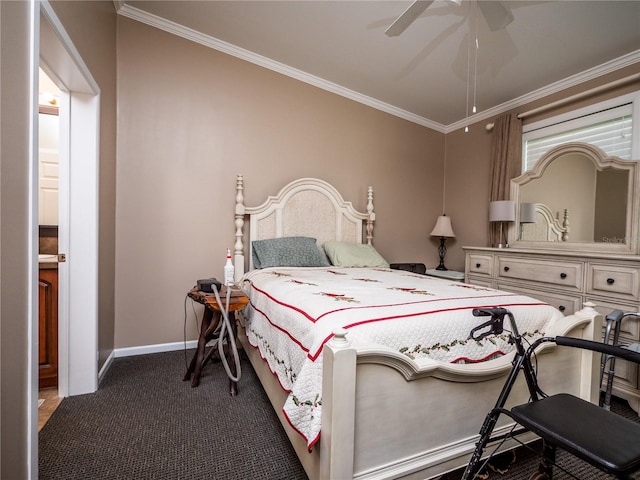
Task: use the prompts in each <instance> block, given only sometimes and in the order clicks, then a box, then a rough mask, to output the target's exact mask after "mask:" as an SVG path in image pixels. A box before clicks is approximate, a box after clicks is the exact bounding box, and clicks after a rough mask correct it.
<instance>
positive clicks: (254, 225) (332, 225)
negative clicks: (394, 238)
mask: <svg viewBox="0 0 640 480" xmlns="http://www.w3.org/2000/svg"><path fill="white" fill-rule="evenodd" d="M246 215H248V216H249V238H248V247H249V263H250V265H249V268H252V265H251V264H252V260H251V242H252V241H253V240H264V239H267V238H278V237H293V236H305V237H313V238H315V239H317V241H318V244H319V245H322V243H324V242H326V241H327V240H339V241H345V242H354V243H363V239H364V241H366V242H367V243H368V244H371V242H372V239H373V222H374V221H375V213H374V211H373V187H369V188H368V189H367V212H366V213H362V212H358V211H357V210H356V209H355V208H353V205H352V204H351V202H347V201H345V200H344V199H343V198H342V195H340V192H338V190H336V189H335V188H334V187H333V186H332V185H330V184H328V183H327V182H325V181H323V180H319V179H317V178H300V179H298V180H294V181H293V182H291V183H289V184H288V185H286V186H284V187H283V188H282V189H281V190H280V192H279V193H278V194H277V195H275V196H270V197H268V198H267V199H266V200H265V202H264V203H263V204H262V205H260V206H257V207H246V206H245V205H244V179H243V177H242V175H238V176H237V178H236V208H235V227H236V233H235V237H236V240H235V244H234V267H235V276H236V281H237V280H238V279H239V278H240V277H241V276H242V274H243V273H244V271H245V259H244V249H245V245H246V244H247V243H245V235H244V232H243V228H244V223H245V216H246Z"/></svg>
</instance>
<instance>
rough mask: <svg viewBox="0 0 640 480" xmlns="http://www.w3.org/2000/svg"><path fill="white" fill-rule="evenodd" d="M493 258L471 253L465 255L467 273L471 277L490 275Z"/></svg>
mask: <svg viewBox="0 0 640 480" xmlns="http://www.w3.org/2000/svg"><path fill="white" fill-rule="evenodd" d="M492 270H493V256H492V255H479V254H477V253H471V254H469V255H467V272H468V273H469V274H473V275H487V276H489V275H491V272H492Z"/></svg>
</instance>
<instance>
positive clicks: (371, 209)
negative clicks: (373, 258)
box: [367, 187, 376, 245]
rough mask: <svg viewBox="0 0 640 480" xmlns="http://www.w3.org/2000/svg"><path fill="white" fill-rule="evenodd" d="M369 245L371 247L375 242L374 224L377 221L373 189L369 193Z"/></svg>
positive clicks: (370, 188)
mask: <svg viewBox="0 0 640 480" xmlns="http://www.w3.org/2000/svg"><path fill="white" fill-rule="evenodd" d="M367 214H368V216H369V218H367V244H368V245H371V242H372V240H373V222H375V221H376V214H375V213H374V211H373V187H369V190H368V191H367Z"/></svg>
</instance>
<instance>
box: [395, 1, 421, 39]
mask: <svg viewBox="0 0 640 480" xmlns="http://www.w3.org/2000/svg"><path fill="white" fill-rule="evenodd" d="M432 3H433V0H416V1H415V2H413V3H412V4H411V5H410V6H409V8H407V9H406V10H405V11H404V12H403V13H402V15H400V16H399V17H398V18H396V20H395V22H393V23H392V24H391V25H389V28H387V29H386V30H385V31H384V33H386V34H387V36H389V37H397V36H398V35H400V34H401V33H402V32H404V31H405V30H406V29H407V27H408V26H409V25H411V24H412V23H413V21H414V20H415V19H416V18H418V17H419V16H420V15H421V14H422V12H424V11H425V10H426V9H427V8H429V5H431V4H432Z"/></svg>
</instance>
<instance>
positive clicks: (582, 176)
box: [509, 143, 640, 253]
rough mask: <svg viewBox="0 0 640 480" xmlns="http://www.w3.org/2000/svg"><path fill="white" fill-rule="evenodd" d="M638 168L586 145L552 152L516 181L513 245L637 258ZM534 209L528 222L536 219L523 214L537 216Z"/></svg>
mask: <svg viewBox="0 0 640 480" xmlns="http://www.w3.org/2000/svg"><path fill="white" fill-rule="evenodd" d="M637 163H638V162H637V161H626V160H622V159H620V158H617V157H609V156H607V155H606V154H605V153H604V152H603V151H602V150H600V149H599V148H597V147H595V146H593V145H589V144H586V143H568V144H564V145H561V146H559V147H556V148H554V149H552V150H550V151H549V152H547V153H546V154H545V155H544V156H543V157H542V158H541V159H540V160H539V161H538V163H537V164H536V166H535V168H534V169H533V170H532V171H530V172H527V173H525V174H524V175H522V176H520V177H518V178H515V179H513V180H512V181H511V198H512V199H514V201H515V202H516V205H517V206H518V208H516V221H515V223H514V224H512V225H511V228H510V237H509V238H510V243H511V244H512V245H514V246H522V247H525V246H526V247H533V248H554V249H573V250H598V251H602V250H604V251H613V252H625V253H636V252H637V251H638V246H637V238H638V236H637V232H638V215H639V212H638V208H639V207H638V196H639V195H638V192H637V189H638V185H639V181H638V178H637V175H638V172H639V171H640V169H638V168H637ZM531 204H534V205H535V217H531V218H525V217H530V216H531V215H533V214H532V213H530V214H524V213H522V212H525V211H533V210H532V209H531V208H530V207H531V206H532V205H531ZM520 206H522V209H523V210H522V212H521V209H520ZM527 208H529V210H527ZM521 222H523V223H521ZM524 222H533V223H524Z"/></svg>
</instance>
